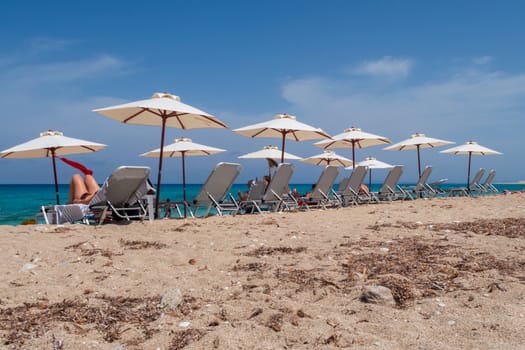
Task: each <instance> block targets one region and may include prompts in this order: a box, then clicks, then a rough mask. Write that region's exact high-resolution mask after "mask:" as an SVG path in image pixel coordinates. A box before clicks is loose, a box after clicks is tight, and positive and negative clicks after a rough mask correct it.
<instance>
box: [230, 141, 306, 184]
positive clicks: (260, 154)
mask: <svg viewBox="0 0 525 350" xmlns="http://www.w3.org/2000/svg"><path fill="white" fill-rule="evenodd" d="M282 156H283V152H281V150H279V148H277V147H276V146H264V148H263V149H261V150H259V151H255V152H251V153H246V154H243V155H241V156H239V157H237V158H239V159H266V160H267V161H268V176H269V177H271V175H272V167H274V166H277V163H276V162H275V160H279V159H281V157H282ZM284 159H289V160H301V159H302V158H301V157H298V156H296V155H294V154H291V153H288V152H284Z"/></svg>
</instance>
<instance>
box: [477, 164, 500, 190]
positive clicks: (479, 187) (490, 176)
mask: <svg viewBox="0 0 525 350" xmlns="http://www.w3.org/2000/svg"><path fill="white" fill-rule="evenodd" d="M495 176H496V170H494V169H492V170H491V171H489V174H488V175H487V178H486V179H485V181H484V182H483V183H482V184H480V183H478V184H477V188H476V192H478V193H481V194H490V193H498V192H499V191H498V189H497V188H496V187H494V185H492V182H493V181H494V177H495Z"/></svg>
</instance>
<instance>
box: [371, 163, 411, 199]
mask: <svg viewBox="0 0 525 350" xmlns="http://www.w3.org/2000/svg"><path fill="white" fill-rule="evenodd" d="M401 175H403V167H402V166H401V165H396V166H394V167H393V168H392V169H391V170H390V172H389V173H388V175H387V176H386V178H385V181H384V182H383V185H382V186H381V188H380V189H379V191H378V192H377V193H372V195H373V196H374V198H375V199H376V200H377V201H385V200H387V201H393V200H396V199H406V198H410V196H408V193H406V191H404V190H403V189H402V188H401V187H399V186H398V183H399V179H400V178H401Z"/></svg>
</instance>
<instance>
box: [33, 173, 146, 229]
mask: <svg viewBox="0 0 525 350" xmlns="http://www.w3.org/2000/svg"><path fill="white" fill-rule="evenodd" d="M150 174H151V169H150V168H149V167H139V166H121V167H118V168H117V169H115V170H114V171H113V172H112V173H111V175H110V176H109V177H108V178H107V179H106V181H104V184H103V185H102V187H101V188H100V190H99V191H98V192H97V194H96V195H95V196H94V197H93V198H92V199H91V201H90V202H89V204H66V205H55V206H53V207H52V209H51V210H50V208H45V207H43V208H42V210H43V212H44V219H45V220H46V222H48V223H49V222H50V220H49V219H50V218H52V216H54V218H53V219H52V220H51V223H56V224H63V223H73V222H84V223H89V220H90V219H94V218H97V217H98V222H99V223H103V222H105V221H112V222H115V221H121V220H126V221H129V220H131V219H140V220H143V219H144V218H146V216H149V218H150V220H152V219H153V205H152V204H153V200H152V197H151V195H150V196H148V194H150V193H152V192H154V189H153V187H152V186H151V185H150V184H149V182H148V177H149V175H150ZM49 214H51V216H50V215H49Z"/></svg>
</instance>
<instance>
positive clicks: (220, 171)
mask: <svg viewBox="0 0 525 350" xmlns="http://www.w3.org/2000/svg"><path fill="white" fill-rule="evenodd" d="M241 169H242V167H241V165H240V164H237V163H226V162H221V163H219V164H217V165H216V166H215V168H214V169H213V170H212V172H211V173H210V175H209V176H208V178H207V179H206V182H204V184H203V185H202V187H201V190H200V191H199V193H198V194H197V195H196V196H195V198H194V199H193V201H191V202H186V203H184V204H183V205H185V207H186V209H187V210H188V211H189V213H190V215H191V216H192V217H196V216H199V215H198V211H199V209H204V214H203V215H201V217H207V216H209V215H210V213H211V210H212V209H214V210H215V211H216V212H217V214H218V215H220V216H222V215H224V214H225V213H228V212H229V213H231V214H233V215H235V214H237V212H238V211H239V204H238V202H237V201H236V200H235V198H233V196H232V195H231V194H230V193H229V191H230V188H231V186H232V185H233V182H234V181H235V179H236V178H237V177H238V176H239V174H240V172H241Z"/></svg>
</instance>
